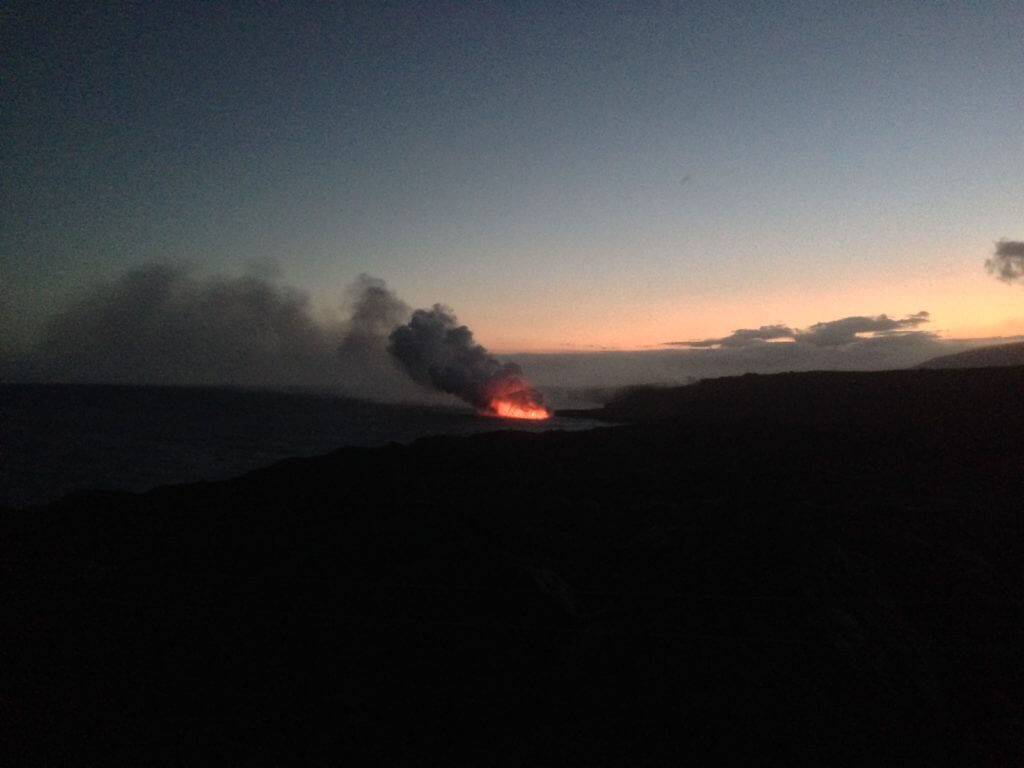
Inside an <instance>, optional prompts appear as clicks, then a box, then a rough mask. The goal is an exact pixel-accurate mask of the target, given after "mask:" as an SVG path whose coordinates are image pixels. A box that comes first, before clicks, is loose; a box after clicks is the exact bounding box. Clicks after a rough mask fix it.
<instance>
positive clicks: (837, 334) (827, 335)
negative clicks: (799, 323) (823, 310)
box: [796, 312, 929, 347]
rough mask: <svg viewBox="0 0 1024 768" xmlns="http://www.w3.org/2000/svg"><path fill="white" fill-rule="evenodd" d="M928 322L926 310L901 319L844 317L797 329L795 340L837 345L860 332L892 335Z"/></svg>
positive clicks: (824, 345)
mask: <svg viewBox="0 0 1024 768" xmlns="http://www.w3.org/2000/svg"><path fill="white" fill-rule="evenodd" d="M927 322H929V314H928V313H927V312H918V313H917V314H914V315H907V316H906V317H904V318H902V319H901V320H896V319H894V318H891V317H888V316H887V315H878V316H877V317H864V316H854V317H844V318H842V319H841V320H831V321H829V322H825V323H815V324H814V325H812V326H811V327H810V328H808V329H807V330H805V331H798V332H797V335H796V340H797V341H798V342H801V343H806V344H814V345H815V346H821V347H839V346H842V345H844V344H850V343H851V342H854V341H856V340H857V339H858V338H859V336H858V334H861V333H872V334H875V335H892V334H896V333H901V334H902V333H906V332H907V330H908V329H913V328H916V327H917V326H919V325H921V324H922V323H927Z"/></svg>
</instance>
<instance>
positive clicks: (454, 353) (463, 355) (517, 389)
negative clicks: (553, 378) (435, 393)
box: [388, 304, 543, 410]
mask: <svg viewBox="0 0 1024 768" xmlns="http://www.w3.org/2000/svg"><path fill="white" fill-rule="evenodd" d="M389 341H390V343H389V345H388V351H389V352H390V353H391V354H392V355H393V356H394V358H395V360H397V361H398V363H399V364H400V365H401V366H402V368H403V369H404V370H405V371H406V373H408V374H409V376H410V377H411V378H412V379H413V381H416V382H417V383H419V384H422V385H424V386H428V387H433V388H434V389H439V390H441V391H442V392H447V393H449V394H452V395H455V396H456V397H459V398H461V399H462V400H465V401H466V402H467V403H470V404H472V405H474V406H476V407H477V408H481V409H485V410H487V409H490V408H491V407H492V406H491V403H492V401H493V400H494V399H495V398H500V399H503V400H506V401H511V402H513V403H515V404H516V405H519V406H522V407H524V408H525V407H538V406H540V404H541V402H542V401H543V397H542V395H541V394H540V393H539V392H538V391H537V390H535V389H533V388H532V387H531V386H530V385H529V384H528V383H527V382H526V380H525V379H524V378H523V376H522V371H521V369H520V368H519V366H518V365H516V364H515V363H501V362H500V361H498V360H497V359H496V358H495V357H494V356H493V355H491V354H490V353H489V352H488V351H487V350H486V349H484V348H483V347H482V346H481V345H479V344H477V343H476V342H475V341H474V340H473V332H472V331H470V330H469V328H467V327H466V326H464V325H459V324H458V320H457V319H456V317H455V315H454V314H453V313H452V310H450V309H449V308H447V307H445V306H443V305H441V304H435V305H434V306H433V308H432V309H429V310H428V309H417V310H416V311H415V312H413V313H412V318H411V319H410V320H409V322H408V324H406V325H403V326H400V327H398V328H396V329H395V330H394V331H392V333H391V336H390V337H389Z"/></svg>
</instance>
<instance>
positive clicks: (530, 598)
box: [0, 369, 1024, 766]
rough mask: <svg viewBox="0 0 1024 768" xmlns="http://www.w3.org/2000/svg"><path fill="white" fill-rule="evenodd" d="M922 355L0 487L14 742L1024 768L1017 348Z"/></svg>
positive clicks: (292, 753) (109, 748)
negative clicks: (183, 474) (318, 447)
mask: <svg viewBox="0 0 1024 768" xmlns="http://www.w3.org/2000/svg"><path fill="white" fill-rule="evenodd" d="M906 373H907V375H906V376H902V377H896V378H892V377H890V378H886V376H888V374H877V375H871V374H867V375H851V376H845V375H835V376H830V375H821V374H807V375H789V376H788V377H787V376H783V377H752V378H746V379H745V380H744V379H740V380H723V381H722V383H721V384H719V385H718V387H717V389H716V388H715V387H714V386H713V385H706V389H704V390H702V391H701V394H699V395H695V394H694V392H697V391H698V390H692V389H691V390H688V391H686V392H682V391H677V392H675V393H674V394H673V393H672V392H671V391H662V392H659V393H657V394H656V395H650V396H649V399H648V400H647V401H646V404H645V402H644V400H643V397H641V396H640V395H636V394H634V395H632V397H635V398H638V399H636V400H634V401H631V405H629V408H627V407H626V406H624V405H623V404H622V402H619V403H618V404H617V405H616V404H613V406H614V408H612V410H614V409H615V408H617V409H618V410H614V413H613V414H612V415H613V416H614V417H616V418H620V419H621V418H624V417H627V416H629V415H630V413H632V418H634V419H641V418H642V419H643V420H644V423H635V424H631V425H624V426H619V427H613V428H606V429H599V430H595V431H592V432H586V433H572V434H570V433H549V434H536V435H530V434H519V433H502V434H490V435H483V436H477V437H470V438H431V439H426V440H421V441H419V442H417V443H415V444H413V445H411V446H407V447H401V446H397V445H394V446H389V447H387V448H382V449H351V450H342V451H338V452H336V453H333V454H330V455H328V456H324V457H321V458H317V459H306V460H292V461H286V462H283V463H281V464H277V465H275V466H273V467H270V468H267V469H264V470H261V471H258V472H255V473H252V474H249V475H247V476H244V477H241V478H238V479H236V480H232V481H228V482H224V483H214V484H199V485H193V486H183V487H169V488H162V489H158V490H155V491H153V492H150V493H148V494H144V495H141V496H134V495H127V494H126V495H79V496H76V497H71V498H68V499H65V500H64V501H62V502H60V503H57V504H54V505H50V506H47V507H42V508H32V509H26V510H19V511H10V510H9V511H7V512H5V513H4V515H3V519H2V520H3V522H2V531H0V536H2V542H3V544H2V546H3V550H2V551H3V554H2V561H0V563H2V566H3V569H4V584H5V587H4V593H3V594H4V597H3V606H2V611H3V615H4V617H5V620H6V624H7V628H6V629H5V631H4V633H3V636H2V640H0V643H2V649H0V651H2V654H3V658H4V659H5V664H4V665H3V670H2V672H0V674H2V675H3V686H2V690H3V712H4V719H5V720H6V721H7V722H8V723H9V724H10V726H11V727H9V728H8V729H7V730H8V733H9V734H12V735H13V738H10V739H9V740H8V741H7V745H6V746H5V747H4V750H5V751H6V753H7V755H8V757H9V758H10V759H9V760H7V761H6V762H8V763H10V764H16V763H29V762H31V763H36V764H41V763H44V762H49V763H51V764H88V763H94V764H100V763H102V764H113V763H127V762H135V763H138V764H150V765H154V764H174V765H180V764H191V763H194V762H196V761H197V760H199V759H202V760H203V761H204V762H205V761H216V762H220V763H245V764H254V763H266V764H281V763H296V762H298V763H305V762H311V761H315V760H317V759H318V758H323V757H324V756H329V757H333V758H334V760H335V761H337V760H341V759H343V758H345V757H349V758H351V757H352V756H354V755H358V756H359V757H360V758H361V760H362V761H368V760H369V761H373V762H374V763H378V764H428V763H431V764H432V763H434V762H436V761H438V760H441V759H447V760H449V761H454V762H456V763H458V764H478V765H566V764H571V765H603V764H607V765H667V764H670V763H671V764H677V763H680V762H694V763H698V764H699V763H708V762H721V761H733V762H738V761H742V762H744V763H748V764H762V765H763V764H779V765H782V764H787V765H788V764H791V763H792V761H794V760H800V761H801V762H807V761H810V760H813V761H815V762H817V763H819V764H823V765H880V764H899V765H922V766H926V765H928V766H931V765H957V766H965V765H1011V764H1021V763H1022V762H1024V737H1022V734H1024V697H1022V691H1024V661H1022V657H1021V654H1020V653H1019V647H1020V642H1021V635H1022V632H1024V608H1022V605H1024V589H1022V586H1024V522H1022V517H1021V508H1022V504H1021V499H1022V498H1024V475H1022V473H1021V467H1022V466H1024V446H1022V443H1021V438H1020V436H1021V435H1022V434H1024V432H1022V427H1024V407H1022V405H1021V392H1024V371H1021V370H1020V369H1006V370H1005V371H1004V372H1003V373H1002V375H1001V377H991V378H988V379H985V380H980V379H977V378H964V377H965V376H966V375H967V374H965V372H962V371H948V372H947V371H940V372H931V371H920V372H906ZM954 374H955V375H956V376H960V377H961V378H955V377H954V378H942V377H943V376H951V375H954ZM859 376H867V377H868V378H858V377H859ZM872 376H874V378H871V377H872ZM815 377H817V378H815ZM935 377H938V378H935ZM752 382H753V383H752ZM769 395H770V396H771V397H773V398H774V400H769V399H768V398H769ZM759 399H760V400H759ZM830 401H831V402H832V403H833V404H834V407H833V408H832V409H831V410H829V409H828V408H827V407H826V404H827V403H829V402H830ZM801 402H803V403H804V405H805V410H804V411H803V416H801V415H800V413H801V411H800V408H799V404H800V403H801ZM759 403H760V407H758V406H759ZM899 403H905V404H906V405H905V406H904V407H902V408H901V407H898V404H899ZM894 404H896V405H894ZM610 407H612V406H610ZM645 408H646V410H645ZM629 409H632V410H631V411H630V410H629ZM807 414H813V415H812V416H808V415H807Z"/></svg>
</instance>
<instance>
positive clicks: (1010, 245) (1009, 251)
mask: <svg viewBox="0 0 1024 768" xmlns="http://www.w3.org/2000/svg"><path fill="white" fill-rule="evenodd" d="M985 269H987V270H988V271H989V274H992V275H995V276H996V277H998V278H999V279H1000V280H1002V281H1003V282H1006V283H1014V282H1017V281H1018V280H1024V242H1022V241H1020V240H1000V241H999V242H998V243H996V249H995V252H993V254H992V258H990V259H988V260H987V261H986V262H985Z"/></svg>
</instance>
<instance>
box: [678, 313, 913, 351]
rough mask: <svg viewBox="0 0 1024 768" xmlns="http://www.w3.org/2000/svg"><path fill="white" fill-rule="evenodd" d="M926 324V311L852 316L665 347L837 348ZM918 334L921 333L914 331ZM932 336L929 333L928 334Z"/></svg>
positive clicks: (743, 331) (742, 330)
mask: <svg viewBox="0 0 1024 768" xmlns="http://www.w3.org/2000/svg"><path fill="white" fill-rule="evenodd" d="M928 321H929V314H928V313H927V312H918V313H916V314H913V315H907V316H906V317H904V318H902V319H898V320H897V319H894V318H891V317H888V316H887V315H878V316H877V317H866V316H859V315H858V316H853V317H844V318H842V319H840V320H830V321H828V322H823V323H815V324H814V325H812V326H811V327H810V328H807V329H805V330H799V329H793V328H790V327H789V326H787V325H762V326H761V327H760V328H740V329H738V330H735V331H733V332H732V333H731V334H729V335H728V336H723V337H721V338H717V339H700V340H698V341H671V342H668V344H667V345H666V346H673V347H687V348H690V349H703V348H709V347H721V348H723V349H727V348H740V347H749V346H760V345H763V344H765V343H767V342H769V341H773V340H779V339H791V340H792V341H794V342H797V343H802V344H812V345H814V346H819V347H839V346H843V345H845V344H850V343H853V342H855V341H858V340H863V337H862V336H860V334H864V333H870V334H874V335H875V336H886V335H894V334H906V333H913V332H914V331H911V330H908V329H913V328H916V327H917V326H918V325H920V324H922V323H927V322H928ZM917 333H921V332H917ZM928 335H931V334H928Z"/></svg>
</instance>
